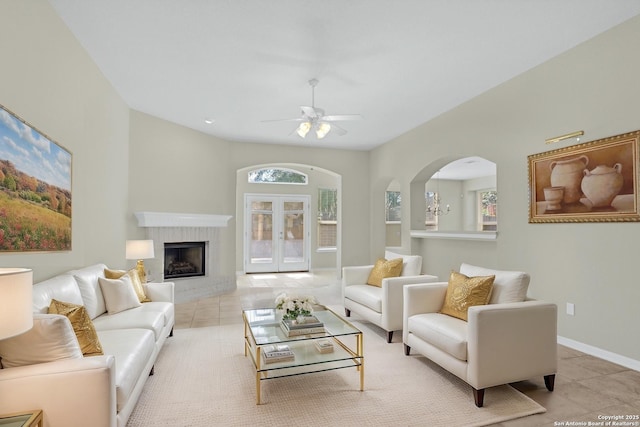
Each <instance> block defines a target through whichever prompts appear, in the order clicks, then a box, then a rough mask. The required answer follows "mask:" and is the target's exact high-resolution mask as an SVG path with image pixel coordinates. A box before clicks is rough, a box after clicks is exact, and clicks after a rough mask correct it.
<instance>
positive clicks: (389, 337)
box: [387, 331, 393, 343]
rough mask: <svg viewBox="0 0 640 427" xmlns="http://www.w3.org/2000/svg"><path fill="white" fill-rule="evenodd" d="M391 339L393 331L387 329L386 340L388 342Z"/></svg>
mask: <svg viewBox="0 0 640 427" xmlns="http://www.w3.org/2000/svg"><path fill="white" fill-rule="evenodd" d="M392 339H393V331H387V342H388V343H390V342H391V340H392Z"/></svg>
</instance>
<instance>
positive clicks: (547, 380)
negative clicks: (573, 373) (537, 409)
mask: <svg viewBox="0 0 640 427" xmlns="http://www.w3.org/2000/svg"><path fill="white" fill-rule="evenodd" d="M555 382H556V374H551V375H545V376H544V385H545V386H546V387H547V390H549V391H553V386H554V384H555Z"/></svg>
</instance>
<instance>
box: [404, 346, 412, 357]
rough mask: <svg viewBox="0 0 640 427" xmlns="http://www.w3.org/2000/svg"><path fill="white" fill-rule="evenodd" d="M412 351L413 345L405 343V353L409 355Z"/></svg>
mask: <svg viewBox="0 0 640 427" xmlns="http://www.w3.org/2000/svg"><path fill="white" fill-rule="evenodd" d="M410 353H411V346H408V345H406V344H404V355H405V356H408V355H409V354H410Z"/></svg>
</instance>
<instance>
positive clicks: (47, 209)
mask: <svg viewBox="0 0 640 427" xmlns="http://www.w3.org/2000/svg"><path fill="white" fill-rule="evenodd" d="M71 157H72V156H71V153H70V152H69V151H67V150H66V149H64V148H63V147H61V146H60V145H58V144H57V143H55V142H53V141H52V140H51V139H49V138H48V137H47V136H46V135H44V134H43V133H41V132H40V131H38V130H37V129H36V128H34V127H32V126H30V125H29V124H28V123H26V122H25V121H24V120H22V119H21V118H19V117H18V116H16V115H15V114H13V113H12V112H11V111H9V110H8V109H6V108H5V107H3V106H2V105H0V252H37V251H69V250H71Z"/></svg>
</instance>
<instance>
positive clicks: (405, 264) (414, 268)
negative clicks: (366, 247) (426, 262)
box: [384, 251, 422, 276]
mask: <svg viewBox="0 0 640 427" xmlns="http://www.w3.org/2000/svg"><path fill="white" fill-rule="evenodd" d="M384 257H385V258H386V259H395V258H402V273H400V275H401V276H419V275H420V274H421V273H422V257H421V256H420V255H402V254H397V253H395V252H391V251H386V252H385V253H384Z"/></svg>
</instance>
